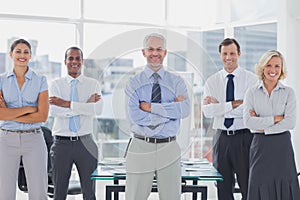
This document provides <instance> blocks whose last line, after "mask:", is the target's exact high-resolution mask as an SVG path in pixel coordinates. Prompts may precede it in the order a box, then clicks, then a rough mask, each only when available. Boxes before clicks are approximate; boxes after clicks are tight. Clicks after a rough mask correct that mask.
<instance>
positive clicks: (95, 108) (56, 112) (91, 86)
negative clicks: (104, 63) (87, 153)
mask: <svg viewBox="0 0 300 200" xmlns="http://www.w3.org/2000/svg"><path fill="white" fill-rule="evenodd" d="M72 79H73V78H72V77H71V76H66V77H63V78H59V79H56V80H54V81H53V82H52V84H51V86H50V96H56V97H59V98H61V99H64V100H67V101H69V100H70V89H71V81H72ZM77 80H78V83H77V86H76V87H77V90H78V96H79V101H78V102H71V106H70V108H64V107H59V106H55V105H51V106H50V116H52V117H54V122H53V127H52V134H53V135H60V136H82V135H86V134H90V133H93V121H94V117H95V116H96V115H100V114H101V112H102V106H103V103H102V102H103V99H101V100H100V101H98V102H97V103H87V100H88V99H89V98H90V96H91V95H92V94H94V93H98V94H100V95H101V87H100V84H99V83H98V81H97V80H96V79H93V78H89V77H86V76H84V75H80V76H79V77H77ZM74 115H80V124H81V126H80V129H79V130H78V132H77V133H74V132H71V131H70V130H69V118H70V117H71V116H74Z"/></svg>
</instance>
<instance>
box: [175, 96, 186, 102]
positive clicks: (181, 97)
mask: <svg viewBox="0 0 300 200" xmlns="http://www.w3.org/2000/svg"><path fill="white" fill-rule="evenodd" d="M185 99H186V98H185V96H183V95H179V96H178V97H176V98H175V99H174V102H180V101H184V100H185Z"/></svg>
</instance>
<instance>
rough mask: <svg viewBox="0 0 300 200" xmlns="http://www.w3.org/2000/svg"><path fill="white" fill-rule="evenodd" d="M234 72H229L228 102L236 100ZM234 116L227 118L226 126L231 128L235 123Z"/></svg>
mask: <svg viewBox="0 0 300 200" xmlns="http://www.w3.org/2000/svg"><path fill="white" fill-rule="evenodd" d="M233 77H234V75H233V74H228V75H227V78H228V81H227V87H226V102H228V101H233V100H234V83H233ZM233 119H234V118H225V121H224V125H225V127H226V128H229V127H230V126H231V125H232V124H233Z"/></svg>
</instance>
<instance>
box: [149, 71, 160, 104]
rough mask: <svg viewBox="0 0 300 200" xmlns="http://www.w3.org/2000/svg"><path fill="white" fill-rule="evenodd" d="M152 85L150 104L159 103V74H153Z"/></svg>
mask: <svg viewBox="0 0 300 200" xmlns="http://www.w3.org/2000/svg"><path fill="white" fill-rule="evenodd" d="M152 76H153V77H154V83H153V86H152V95H151V102H152V103H161V90H160V85H159V83H158V78H159V74H158V73H156V72H155V73H153V75H152Z"/></svg>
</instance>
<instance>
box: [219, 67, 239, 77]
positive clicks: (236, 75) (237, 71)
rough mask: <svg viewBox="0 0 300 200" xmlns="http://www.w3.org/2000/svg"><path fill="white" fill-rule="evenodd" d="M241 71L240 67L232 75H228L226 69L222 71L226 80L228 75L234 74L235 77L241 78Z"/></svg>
mask: <svg viewBox="0 0 300 200" xmlns="http://www.w3.org/2000/svg"><path fill="white" fill-rule="evenodd" d="M241 71H242V70H241V69H240V67H237V68H236V69H235V70H234V71H233V72H232V73H228V72H227V71H226V70H225V69H224V68H223V69H222V76H223V78H224V79H225V78H226V77H227V75H228V74H233V75H234V77H239V75H240V74H241Z"/></svg>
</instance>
